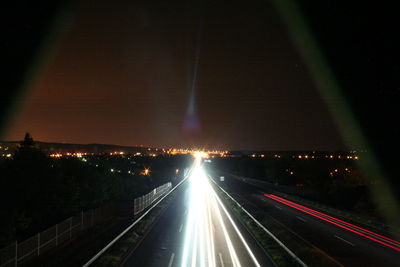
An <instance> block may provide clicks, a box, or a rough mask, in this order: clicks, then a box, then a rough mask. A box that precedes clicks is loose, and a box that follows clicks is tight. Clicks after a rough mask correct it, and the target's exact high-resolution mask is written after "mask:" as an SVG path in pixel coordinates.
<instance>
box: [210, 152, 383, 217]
mask: <svg viewBox="0 0 400 267" xmlns="http://www.w3.org/2000/svg"><path fill="white" fill-rule="evenodd" d="M360 160H362V159H360ZM213 165H214V166H215V167H216V168H218V169H219V170H222V171H225V172H228V173H231V174H235V175H239V176H244V177H249V178H255V179H259V180H262V181H266V182H269V183H272V184H274V185H284V186H290V187H294V188H297V189H298V190H296V192H297V194H298V195H299V196H303V197H304V196H305V195H303V194H302V191H303V190H304V191H308V192H309V191H310V190H311V191H313V192H314V193H315V194H313V197H311V198H313V199H312V200H315V201H319V202H322V203H325V204H328V205H331V206H333V207H336V208H341V209H347V210H352V211H355V212H358V213H361V214H364V215H368V216H372V217H376V216H379V215H378V213H377V211H376V208H375V205H374V203H373V201H372V199H371V196H370V193H369V188H368V187H369V186H373V184H374V183H379V180H375V181H369V182H367V181H366V179H363V176H362V174H361V172H360V170H359V168H358V164H357V163H356V160H348V159H327V158H317V159H298V158H292V157H289V156H288V157H282V158H274V157H266V158H252V157H248V156H243V157H237V158H218V159H213ZM307 197H308V198H310V196H309V195H307Z"/></svg>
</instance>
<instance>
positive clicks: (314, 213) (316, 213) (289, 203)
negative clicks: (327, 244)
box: [264, 194, 400, 251]
mask: <svg viewBox="0 0 400 267" xmlns="http://www.w3.org/2000/svg"><path fill="white" fill-rule="evenodd" d="M264 196H266V197H268V198H270V199H273V200H275V201H277V202H280V203H282V204H285V205H287V206H290V207H292V208H295V209H297V210H300V211H302V212H305V213H307V214H310V215H312V216H314V217H317V218H319V219H321V220H324V221H327V222H329V223H332V224H334V225H336V226H339V227H341V228H343V229H346V230H348V231H350V232H353V233H356V234H358V235H361V236H363V237H365V238H368V239H370V240H373V241H375V242H377V243H380V244H382V245H385V246H387V247H390V248H392V249H394V250H397V251H400V248H399V247H397V246H394V245H391V244H389V243H387V242H385V241H382V240H379V239H377V238H374V237H371V236H369V235H367V234H365V233H362V232H360V231H358V230H356V229H359V230H361V231H363V232H366V233H369V234H371V235H374V236H376V237H378V238H381V239H385V240H387V241H389V242H392V243H395V244H400V242H398V241H396V240H393V239H390V238H388V237H386V236H383V235H379V234H377V233H374V232H372V231H369V230H366V229H364V228H362V227H359V226H356V225H353V224H351V223H348V222H345V221H343V220H340V219H337V218H335V217H332V216H329V215H327V214H324V213H322V212H319V211H316V210H313V209H310V208H307V207H305V206H302V205H300V204H297V203H294V202H292V201H289V200H286V199H284V198H281V197H278V196H275V195H273V194H264ZM335 221H336V222H335ZM343 224H345V225H343ZM346 225H347V226H346ZM350 227H354V228H356V229H352V228H350Z"/></svg>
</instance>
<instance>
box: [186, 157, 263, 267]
mask: <svg viewBox="0 0 400 267" xmlns="http://www.w3.org/2000/svg"><path fill="white" fill-rule="evenodd" d="M194 156H195V162H194V165H193V167H192V169H191V172H190V177H189V183H190V189H189V190H190V191H189V193H190V200H189V207H188V215H187V218H186V220H187V221H186V223H185V236H184V244H183V254H182V260H181V266H182V267H186V266H204V267H205V266H210V267H216V266H218V264H217V261H216V258H217V254H218V253H222V254H223V255H224V256H225V261H226V265H227V266H228V265H229V266H235V267H240V266H242V264H241V262H240V259H239V257H238V254H237V251H236V249H235V246H234V244H233V242H232V237H233V235H235V237H236V240H237V236H238V237H239V239H240V241H239V242H242V243H243V245H244V247H245V248H246V251H247V252H248V253H249V256H250V258H251V259H252V260H253V262H254V264H255V266H260V264H259V263H258V261H257V259H256V258H255V257H254V254H253V252H252V251H251V249H250V247H249V246H248V245H247V243H246V241H245V240H244V238H243V236H242V234H241V233H240V231H239V229H238V227H237V226H236V225H235V223H234V221H233V219H232V217H231V216H230V215H229V212H228V210H227V209H226V208H225V207H224V205H223V203H222V201H221V200H220V199H219V197H218V195H217V194H216V192H215V191H214V189H213V187H212V186H211V184H210V182H209V180H208V178H207V175H206V173H205V171H204V169H203V167H202V158H203V156H204V155H202V152H196V153H194ZM232 228H233V229H234V230H232ZM237 245H238V244H236V246H237ZM216 247H218V251H217V250H216Z"/></svg>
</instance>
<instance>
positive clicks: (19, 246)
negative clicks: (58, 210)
mask: <svg viewBox="0 0 400 267" xmlns="http://www.w3.org/2000/svg"><path fill="white" fill-rule="evenodd" d="M111 213H112V209H111V206H110V205H105V206H102V207H99V208H96V209H91V210H87V211H85V212H84V211H82V212H80V213H79V214H77V215H75V216H73V217H70V218H68V219H66V220H64V221H62V222H60V223H58V224H56V225H54V226H52V227H50V228H48V229H46V230H44V231H42V232H40V233H37V234H36V235H34V236H32V237H30V238H28V239H26V240H24V241H22V242H19V243H18V242H14V243H12V244H10V245H8V246H6V247H4V248H2V249H1V250H0V267H5V266H18V264H21V263H24V262H26V261H27V260H30V259H33V258H35V257H37V256H39V255H41V254H42V253H44V252H46V251H47V250H49V249H52V248H54V247H56V246H58V245H60V244H62V243H64V242H67V241H68V240H70V239H72V238H74V237H75V236H77V235H78V234H79V233H80V232H81V231H83V230H85V229H87V228H90V227H92V226H93V225H94V224H96V223H98V222H100V221H102V220H104V219H106V218H108V217H110V215H111Z"/></svg>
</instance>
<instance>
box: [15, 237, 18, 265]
mask: <svg viewBox="0 0 400 267" xmlns="http://www.w3.org/2000/svg"><path fill="white" fill-rule="evenodd" d="M17 266H18V241H17V240H15V267H17Z"/></svg>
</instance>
